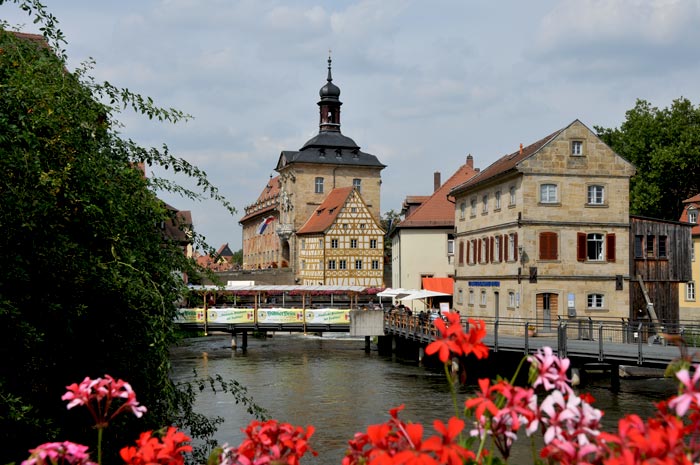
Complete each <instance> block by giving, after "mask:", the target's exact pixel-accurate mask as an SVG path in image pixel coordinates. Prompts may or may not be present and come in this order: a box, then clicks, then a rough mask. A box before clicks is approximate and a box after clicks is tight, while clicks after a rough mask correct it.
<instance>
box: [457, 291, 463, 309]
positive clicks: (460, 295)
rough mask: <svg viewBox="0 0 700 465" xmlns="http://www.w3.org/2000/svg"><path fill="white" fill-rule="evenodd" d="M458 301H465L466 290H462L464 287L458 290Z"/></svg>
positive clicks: (460, 302)
mask: <svg viewBox="0 0 700 465" xmlns="http://www.w3.org/2000/svg"><path fill="white" fill-rule="evenodd" d="M457 303H458V304H459V305H462V304H463V303H464V291H462V289H458V290H457Z"/></svg>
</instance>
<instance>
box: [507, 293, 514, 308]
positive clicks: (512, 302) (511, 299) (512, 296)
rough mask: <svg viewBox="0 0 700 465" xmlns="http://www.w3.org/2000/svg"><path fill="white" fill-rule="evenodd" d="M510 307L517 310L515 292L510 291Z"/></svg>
mask: <svg viewBox="0 0 700 465" xmlns="http://www.w3.org/2000/svg"><path fill="white" fill-rule="evenodd" d="M508 306H509V307H510V308H515V292H513V291H508Z"/></svg>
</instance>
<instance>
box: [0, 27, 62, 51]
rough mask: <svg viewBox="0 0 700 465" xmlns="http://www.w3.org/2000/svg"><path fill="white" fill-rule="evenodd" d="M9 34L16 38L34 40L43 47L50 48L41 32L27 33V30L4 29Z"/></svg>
mask: <svg viewBox="0 0 700 465" xmlns="http://www.w3.org/2000/svg"><path fill="white" fill-rule="evenodd" d="M5 32H7V33H9V34H12V35H13V36H15V37H17V38H18V39H26V40H29V41H30V42H34V43H36V44H38V45H40V46H42V47H43V48H47V49H51V47H49V43H48V42H47V41H46V37H44V36H43V35H41V34H29V33H27V32H18V31H5Z"/></svg>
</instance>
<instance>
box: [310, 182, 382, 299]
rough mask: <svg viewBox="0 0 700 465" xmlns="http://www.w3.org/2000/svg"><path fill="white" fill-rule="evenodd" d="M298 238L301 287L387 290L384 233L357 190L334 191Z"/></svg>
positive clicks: (351, 188)
mask: <svg viewBox="0 0 700 465" xmlns="http://www.w3.org/2000/svg"><path fill="white" fill-rule="evenodd" d="M296 236H297V241H298V243H299V263H300V266H299V273H298V274H299V281H300V284H303V285H315V284H319V285H320V284H324V285H334V286H366V287H384V283H383V275H384V261H383V255H384V250H383V241H384V230H383V229H382V228H381V226H380V225H379V223H378V221H377V219H376V218H375V217H374V215H373V214H372V213H371V212H370V210H369V208H368V207H367V205H366V204H365V203H364V201H363V200H362V197H361V196H360V194H359V193H358V192H357V190H356V189H355V188H354V187H341V188H337V189H334V190H333V191H331V192H330V193H329V194H328V196H327V197H326V200H324V202H323V203H322V204H321V205H320V206H319V207H318V208H317V209H316V211H315V212H314V213H313V214H312V215H311V216H310V217H309V218H308V220H307V221H306V223H305V224H304V225H303V226H302V227H301V228H300V229H299V230H298V231H297V232H296Z"/></svg>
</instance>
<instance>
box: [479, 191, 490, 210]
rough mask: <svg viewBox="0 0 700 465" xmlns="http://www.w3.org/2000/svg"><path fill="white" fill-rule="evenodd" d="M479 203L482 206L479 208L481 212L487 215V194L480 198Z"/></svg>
mask: <svg viewBox="0 0 700 465" xmlns="http://www.w3.org/2000/svg"><path fill="white" fill-rule="evenodd" d="M481 203H482V204H483V206H482V207H481V212H482V213H487V212H488V211H489V195H488V194H486V195H484V196H483V197H481Z"/></svg>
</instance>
